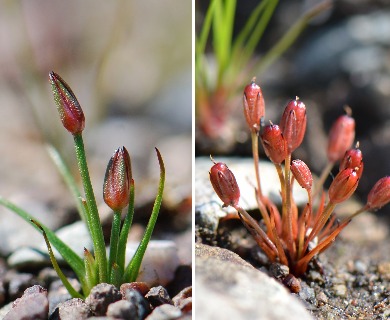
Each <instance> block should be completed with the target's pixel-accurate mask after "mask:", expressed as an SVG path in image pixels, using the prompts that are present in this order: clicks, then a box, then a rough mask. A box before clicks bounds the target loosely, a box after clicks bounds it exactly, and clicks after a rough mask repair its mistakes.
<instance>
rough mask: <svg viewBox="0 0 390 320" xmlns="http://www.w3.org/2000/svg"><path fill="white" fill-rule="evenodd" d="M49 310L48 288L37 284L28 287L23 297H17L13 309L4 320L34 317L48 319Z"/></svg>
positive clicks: (35, 319) (36, 319) (37, 319)
mask: <svg viewBox="0 0 390 320" xmlns="http://www.w3.org/2000/svg"><path fill="white" fill-rule="evenodd" d="M48 312H49V300H48V299H47V290H46V289H45V288H43V287H41V286H38V285H35V286H33V287H31V288H27V289H26V290H25V292H24V294H23V295H22V297H21V298H19V299H16V300H15V302H14V303H13V305H12V309H11V310H10V311H9V312H8V313H7V314H6V315H5V317H4V318H3V320H15V319H34V320H40V319H42V320H46V319H47V315H48Z"/></svg>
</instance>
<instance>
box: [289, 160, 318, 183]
mask: <svg viewBox="0 0 390 320" xmlns="http://www.w3.org/2000/svg"><path fill="white" fill-rule="evenodd" d="M291 172H292V173H293V175H294V177H295V180H297V182H298V183H299V185H300V186H301V187H302V188H304V189H306V190H311V187H312V185H313V176H312V174H311V171H310V169H309V167H308V166H307V165H306V163H304V162H303V161H302V160H293V161H292V163H291Z"/></svg>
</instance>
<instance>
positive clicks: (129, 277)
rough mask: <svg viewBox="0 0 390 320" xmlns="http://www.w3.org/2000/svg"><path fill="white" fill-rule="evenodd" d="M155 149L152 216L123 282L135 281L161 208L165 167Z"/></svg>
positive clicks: (158, 152)
mask: <svg viewBox="0 0 390 320" xmlns="http://www.w3.org/2000/svg"><path fill="white" fill-rule="evenodd" d="M155 149H156V152H157V158H158V162H159V165H160V181H159V185H158V192H157V196H156V199H155V201H154V205H153V210H152V214H151V216H150V219H149V222H148V225H147V226H146V230H145V234H144V236H143V238H142V240H141V242H140V244H139V246H138V248H137V251H136V252H135V254H134V256H133V258H132V259H131V261H130V263H129V265H128V266H127V268H126V271H125V274H124V276H123V278H124V282H133V281H135V280H136V279H137V276H138V272H139V268H140V266H141V262H142V258H143V257H144V254H145V251H146V248H147V246H148V243H149V241H150V238H151V236H152V232H153V229H154V226H155V224H156V221H157V217H158V213H159V211H160V207H161V202H162V197H163V192H164V184H165V166H164V161H163V159H162V157H161V154H160V151H159V150H158V149H157V148H155Z"/></svg>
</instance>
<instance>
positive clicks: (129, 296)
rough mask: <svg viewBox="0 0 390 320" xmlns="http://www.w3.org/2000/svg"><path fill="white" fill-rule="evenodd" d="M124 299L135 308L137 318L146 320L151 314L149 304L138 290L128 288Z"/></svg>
mask: <svg viewBox="0 0 390 320" xmlns="http://www.w3.org/2000/svg"><path fill="white" fill-rule="evenodd" d="M123 299H125V300H127V301H129V302H130V303H131V304H132V305H133V306H135V308H136V310H137V317H139V318H140V319H144V318H145V317H146V316H147V315H148V314H149V313H150V312H151V310H150V306H149V302H148V301H147V300H146V299H145V298H144V296H143V295H141V293H139V291H137V290H136V289H132V288H127V289H126V290H125V292H124V296H123Z"/></svg>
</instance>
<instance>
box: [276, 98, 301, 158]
mask: <svg viewBox="0 0 390 320" xmlns="http://www.w3.org/2000/svg"><path fill="white" fill-rule="evenodd" d="M280 129H281V130H282V133H283V136H284V139H286V143H287V150H288V153H292V152H293V151H294V150H295V149H296V148H298V147H299V146H300V145H301V143H302V141H303V137H304V136H305V131H306V106H305V104H304V103H303V102H302V101H299V100H298V97H297V99H296V100H291V101H290V102H289V103H288V104H287V106H286V108H285V109H284V112H283V115H282V119H281V121H280Z"/></svg>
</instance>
